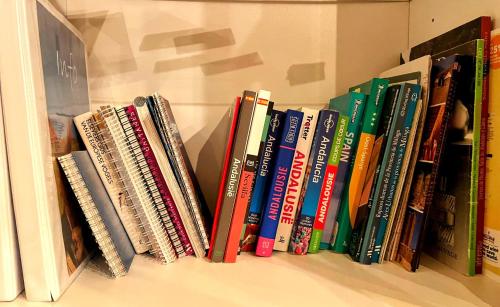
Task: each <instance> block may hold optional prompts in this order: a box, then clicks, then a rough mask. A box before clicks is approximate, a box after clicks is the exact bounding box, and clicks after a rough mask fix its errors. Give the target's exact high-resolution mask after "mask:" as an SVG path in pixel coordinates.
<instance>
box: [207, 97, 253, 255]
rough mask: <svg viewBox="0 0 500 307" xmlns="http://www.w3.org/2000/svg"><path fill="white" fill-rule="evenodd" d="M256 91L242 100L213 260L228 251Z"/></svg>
mask: <svg viewBox="0 0 500 307" xmlns="http://www.w3.org/2000/svg"><path fill="white" fill-rule="evenodd" d="M255 96H256V93H255V92H251V91H245V92H244V93H243V98H242V100H241V107H240V115H239V119H238V126H237V128H236V133H235V135H234V145H233V149H232V153H231V159H230V170H229V174H228V176H227V179H226V181H227V182H226V187H225V189H224V200H223V202H222V205H221V211H220V215H219V223H218V225H217V233H216V235H215V242H214V247H213V250H212V262H222V260H223V259H224V253H225V251H226V243H227V238H228V235H229V227H230V225H231V217H232V216H233V209H234V204H235V201H236V194H237V192H238V184H239V182H240V176H241V171H242V168H243V159H244V158H245V157H244V155H245V150H246V145H247V140H248V135H249V134H250V125H251V123H252V116H253V111H254V107H255Z"/></svg>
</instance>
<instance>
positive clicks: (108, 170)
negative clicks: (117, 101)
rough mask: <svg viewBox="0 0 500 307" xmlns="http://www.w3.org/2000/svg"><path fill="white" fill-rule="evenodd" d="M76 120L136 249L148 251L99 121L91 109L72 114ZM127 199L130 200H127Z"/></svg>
mask: <svg viewBox="0 0 500 307" xmlns="http://www.w3.org/2000/svg"><path fill="white" fill-rule="evenodd" d="M73 122H74V123H75V126H76V128H77V130H78V133H79V134H80V137H81V138H82V141H83V143H84V144H85V147H86V148H87V151H88V153H89V155H90V158H91V159H92V162H94V165H95V167H96V169H97V172H98V174H99V176H100V177H101V179H102V182H103V184H104V187H105V188H106V191H107V192H108V194H109V197H110V198H111V201H112V203H113V206H114V207H115V209H116V212H117V213H118V216H119V217H120V220H121V221H122V223H123V226H124V227H125V230H126V231H127V234H128V236H129V238H130V241H131V242H132V245H133V246H134V249H135V251H136V253H138V254H142V253H144V252H147V250H148V246H147V244H146V243H147V242H146V240H144V239H143V238H142V231H141V228H140V221H139V220H138V219H137V217H136V216H135V214H134V211H133V210H132V208H131V206H132V205H131V204H130V199H128V200H127V199H126V197H124V195H125V193H126V191H125V186H124V185H123V182H122V179H121V178H120V176H119V174H118V172H117V170H116V164H115V163H114V162H113V159H112V157H110V153H109V148H108V147H107V146H106V144H105V142H104V140H103V139H104V137H103V136H102V133H101V131H100V130H99V127H98V123H97V122H96V119H95V118H94V115H93V114H92V113H91V112H86V113H83V114H81V115H78V116H76V117H75V118H73ZM127 202H128V203H127Z"/></svg>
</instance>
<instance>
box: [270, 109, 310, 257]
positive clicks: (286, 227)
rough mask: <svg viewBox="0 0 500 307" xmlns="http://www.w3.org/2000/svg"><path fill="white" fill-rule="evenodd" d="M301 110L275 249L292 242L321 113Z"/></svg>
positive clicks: (284, 248)
mask: <svg viewBox="0 0 500 307" xmlns="http://www.w3.org/2000/svg"><path fill="white" fill-rule="evenodd" d="M300 111H302V112H303V113H304V118H303V120H302V125H301V127H300V132H299V140H298V141H297V148H296V150H295V155H294V158H293V162H292V170H291V171H290V177H289V178H288V184H287V188H286V193H285V199H284V201H283V208H282V210H281V215H280V219H279V225H278V229H277V230H276V238H275V242H274V249H275V250H278V251H282V252H286V251H287V250H288V245H289V244H290V236H291V234H292V228H293V224H294V222H295V216H296V215H297V207H298V203H299V199H300V193H301V191H302V185H303V182H304V177H305V173H306V169H307V162H308V161H309V154H310V152H311V144H312V142H313V139H314V131H316V124H317V121H318V115H319V111H318V110H313V109H309V108H301V109H300Z"/></svg>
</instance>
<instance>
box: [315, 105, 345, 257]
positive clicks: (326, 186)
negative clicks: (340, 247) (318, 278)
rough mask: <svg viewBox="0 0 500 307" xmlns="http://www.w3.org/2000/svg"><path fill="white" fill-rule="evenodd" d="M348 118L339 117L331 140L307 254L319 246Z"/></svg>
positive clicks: (316, 249)
mask: <svg viewBox="0 0 500 307" xmlns="http://www.w3.org/2000/svg"><path fill="white" fill-rule="evenodd" d="M348 122H349V118H348V117H347V116H345V115H339V119H338V123H337V128H336V131H335V136H334V138H333V143H332V148H331V150H330V155H329V157H328V164H327V166H326V170H325V175H324V177H323V185H322V187H321V193H320V198H319V201H318V208H317V211H316V217H315V218H314V224H313V229H312V234H311V241H310V243H309V249H308V252H309V253H317V252H318V251H319V245H320V243H321V238H322V236H323V229H324V227H325V218H326V214H327V212H328V209H329V207H330V201H331V199H332V191H333V189H335V182H336V181H337V173H338V167H339V161H340V155H341V151H342V145H343V143H344V138H345V135H346V130H347V123H348Z"/></svg>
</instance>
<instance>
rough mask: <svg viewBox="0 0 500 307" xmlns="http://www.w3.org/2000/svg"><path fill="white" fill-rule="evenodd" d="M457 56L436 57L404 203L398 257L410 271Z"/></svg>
mask: <svg viewBox="0 0 500 307" xmlns="http://www.w3.org/2000/svg"><path fill="white" fill-rule="evenodd" d="M456 60H457V58H456V56H450V57H448V58H445V59H441V60H436V61H435V63H434V69H435V77H434V78H433V87H432V94H431V97H432V98H431V100H430V103H429V107H428V110H427V118H426V121H425V128H424V134H423V143H422V144H421V146H420V156H419V159H418V161H417V165H416V168H415V173H414V178H413V181H412V185H411V188H410V189H411V196H410V198H409V201H408V203H407V204H404V205H405V209H404V210H405V212H406V216H405V221H404V227H403V229H402V234H401V239H400V242H399V250H398V257H397V260H398V261H399V262H400V263H401V264H402V266H403V267H404V268H405V269H407V270H409V271H416V270H417V268H418V265H419V262H420V253H421V249H422V243H423V232H424V229H425V226H426V222H427V221H426V220H427V215H428V211H429V207H430V206H431V204H432V200H433V197H434V188H435V184H436V178H437V171H438V168H439V164H440V162H441V152H442V151H443V148H444V144H445V140H446V135H447V131H448V129H447V127H448V122H449V118H450V114H451V112H452V110H453V108H454V106H455V94H456V84H457V81H458V78H459V77H460V65H459V64H458V62H457V61H456Z"/></svg>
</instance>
